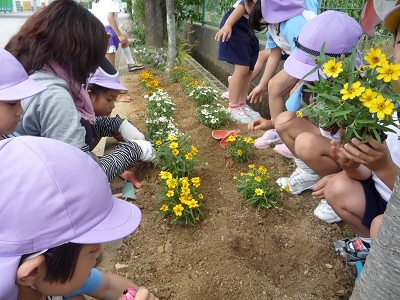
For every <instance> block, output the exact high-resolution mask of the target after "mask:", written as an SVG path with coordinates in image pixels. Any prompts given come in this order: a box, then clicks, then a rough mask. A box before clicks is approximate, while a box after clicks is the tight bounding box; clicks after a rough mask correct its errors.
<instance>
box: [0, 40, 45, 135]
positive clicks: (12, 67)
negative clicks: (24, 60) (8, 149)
mask: <svg viewBox="0 0 400 300" xmlns="http://www.w3.org/2000/svg"><path fill="white" fill-rule="evenodd" d="M0 65H1V66H2V67H3V71H2V75H1V77H0V140H3V139H6V138H10V137H13V136H16V133H14V131H15V128H16V127H17V124H18V122H19V121H20V119H21V115H22V113H23V110H22V107H21V101H20V100H21V99H24V98H26V97H31V96H33V95H36V94H38V93H40V92H42V91H44V90H45V89H46V87H45V86H44V85H41V84H39V83H37V82H35V81H33V80H32V79H29V77H28V74H26V72H25V70H24V68H23V67H22V65H21V64H20V63H19V62H18V60H16V59H15V57H14V56H12V55H11V54H10V53H9V52H7V51H6V50H4V49H3V48H0Z"/></svg>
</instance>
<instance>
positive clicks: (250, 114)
mask: <svg viewBox="0 0 400 300" xmlns="http://www.w3.org/2000/svg"><path fill="white" fill-rule="evenodd" d="M241 107H242V108H243V111H244V113H245V114H246V115H247V116H248V117H249V118H250V119H255V118H258V117H260V116H261V115H260V113H258V112H256V111H255V110H254V109H252V108H251V107H250V106H248V105H247V104H246V103H245V104H244V105H241Z"/></svg>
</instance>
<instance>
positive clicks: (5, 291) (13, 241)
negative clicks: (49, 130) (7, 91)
mask: <svg viewBox="0 0 400 300" xmlns="http://www.w3.org/2000/svg"><path fill="white" fill-rule="evenodd" d="M0 168H1V170H7V172H0V190H1V194H0V219H1V220H2V222H1V225H0V270H1V272H0V299H17V295H18V287H17V285H16V284H15V276H16V271H17V268H18V265H19V262H20V260H21V256H22V255H23V254H30V253H35V252H38V251H42V250H45V249H49V248H53V247H57V246H59V245H62V244H65V243H68V242H73V243H78V244H97V243H104V242H109V241H113V240H117V239H120V238H123V237H125V236H127V235H129V234H130V233H132V232H133V231H134V230H135V229H136V228H137V227H138V226H139V223H140V220H141V212H140V210H139V208H138V207H137V206H135V205H133V204H131V203H129V202H126V201H124V200H121V199H116V198H114V197H113V196H112V194H111V189H110V185H109V183H108V179H107V176H106V175H105V174H104V172H103V170H102V169H101V167H100V166H99V165H98V164H97V163H96V162H95V161H94V160H93V159H92V158H91V157H90V156H89V155H87V154H86V153H84V152H82V151H81V150H79V149H77V148H75V147H73V146H71V145H69V144H66V143H63V142H60V141H57V140H53V139H48V138H43V137H32V136H21V137H17V138H13V139H6V140H3V141H1V142H0Z"/></svg>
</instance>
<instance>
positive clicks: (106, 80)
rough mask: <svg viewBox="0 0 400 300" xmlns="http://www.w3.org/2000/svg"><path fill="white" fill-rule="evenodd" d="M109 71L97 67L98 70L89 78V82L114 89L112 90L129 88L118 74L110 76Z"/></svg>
mask: <svg viewBox="0 0 400 300" xmlns="http://www.w3.org/2000/svg"><path fill="white" fill-rule="evenodd" d="M106 74H107V73H105V72H102V71H101V70H99V69H97V70H96V72H95V73H94V74H93V75H92V77H90V78H89V83H92V84H93V83H94V84H97V85H99V86H102V87H105V88H108V89H112V90H120V91H127V90H128V89H127V88H126V87H124V86H123V85H122V84H121V83H120V82H119V79H118V76H109V75H108V74H107V75H106Z"/></svg>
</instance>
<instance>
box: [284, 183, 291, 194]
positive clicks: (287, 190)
mask: <svg viewBox="0 0 400 300" xmlns="http://www.w3.org/2000/svg"><path fill="white" fill-rule="evenodd" d="M285 190H286V192H288V193H290V187H289V184H288V183H286V185H285Z"/></svg>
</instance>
